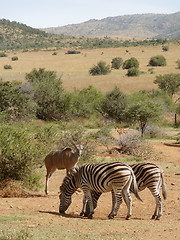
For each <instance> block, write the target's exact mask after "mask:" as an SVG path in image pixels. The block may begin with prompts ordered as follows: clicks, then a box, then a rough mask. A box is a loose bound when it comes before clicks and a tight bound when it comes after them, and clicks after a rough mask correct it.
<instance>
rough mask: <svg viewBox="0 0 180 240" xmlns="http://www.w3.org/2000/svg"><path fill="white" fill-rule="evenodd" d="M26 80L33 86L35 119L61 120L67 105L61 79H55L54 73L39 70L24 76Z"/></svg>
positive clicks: (42, 69)
mask: <svg viewBox="0 0 180 240" xmlns="http://www.w3.org/2000/svg"><path fill="white" fill-rule="evenodd" d="M26 79H27V80H28V81H29V82H30V83H32V86H33V91H34V97H33V99H34V101H35V102H36V104H37V110H36V115H37V117H38V118H40V119H43V120H57V119H61V118H63V117H64V116H65V113H66V110H67V109H66V108H67V105H66V104H67V103H66V102H65V97H64V96H65V95H64V91H63V88H62V82H61V78H57V77H56V73H55V72H54V71H45V69H44V68H40V69H39V70H36V69H34V70H33V71H32V72H30V73H29V74H26Z"/></svg>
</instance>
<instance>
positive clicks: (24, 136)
mask: <svg viewBox="0 0 180 240" xmlns="http://www.w3.org/2000/svg"><path fill="white" fill-rule="evenodd" d="M41 151H42V148H41V146H40V145H38V146H37V144H35V142H34V141H33V139H32V137H31V136H30V135H29V134H28V132H27V131H26V130H24V129H22V128H20V127H13V126H5V125H4V126H1V127H0V180H4V179H8V178H11V179H14V180H21V181H25V180H26V179H27V178H28V177H29V175H31V173H33V171H34V169H35V165H36V166H37V163H38V162H37V160H38V159H39V158H40V154H41Z"/></svg>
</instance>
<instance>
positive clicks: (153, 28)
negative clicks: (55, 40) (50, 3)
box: [43, 12, 180, 39]
mask: <svg viewBox="0 0 180 240" xmlns="http://www.w3.org/2000/svg"><path fill="white" fill-rule="evenodd" d="M43 30H44V31H46V32H47V33H54V34H65V35H73V36H85V37H104V36H108V37H120V38H138V39H144V38H176V37H179V36H180V12H177V13H173V14H134V15H124V16H118V17H108V18H104V19H102V20H96V19H92V20H89V21H87V22H84V23H80V24H71V25H66V26H63V27H53V28H45V29H43Z"/></svg>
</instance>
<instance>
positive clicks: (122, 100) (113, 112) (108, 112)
mask: <svg viewBox="0 0 180 240" xmlns="http://www.w3.org/2000/svg"><path fill="white" fill-rule="evenodd" d="M126 104H127V97H126V95H125V94H124V93H122V92H121V91H120V90H119V88H118V87H115V88H114V89H113V90H112V91H111V92H109V93H107V94H106V98H105V100H104V102H103V104H102V111H103V113H104V115H105V116H108V117H109V118H111V119H114V120H116V121H117V122H121V121H123V119H124V118H123V114H122V112H123V110H124V109H125V108H126Z"/></svg>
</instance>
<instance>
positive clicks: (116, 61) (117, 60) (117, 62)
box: [111, 57, 123, 69]
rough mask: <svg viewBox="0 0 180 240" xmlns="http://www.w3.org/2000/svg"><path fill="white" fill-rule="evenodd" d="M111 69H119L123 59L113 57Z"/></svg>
mask: <svg viewBox="0 0 180 240" xmlns="http://www.w3.org/2000/svg"><path fill="white" fill-rule="evenodd" d="M111 64H112V66H111V67H112V68H114V69H119V68H120V67H121V66H122V64H123V59H122V58H121V57H115V58H113V59H112V61H111Z"/></svg>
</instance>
